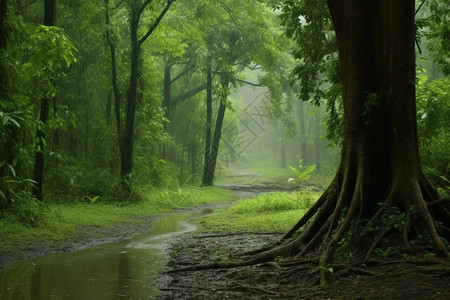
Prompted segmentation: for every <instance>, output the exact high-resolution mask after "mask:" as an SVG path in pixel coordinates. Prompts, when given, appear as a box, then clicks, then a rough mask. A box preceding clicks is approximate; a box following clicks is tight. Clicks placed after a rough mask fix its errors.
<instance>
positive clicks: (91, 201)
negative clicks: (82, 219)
mask: <svg viewBox="0 0 450 300" xmlns="http://www.w3.org/2000/svg"><path fill="white" fill-rule="evenodd" d="M86 198H88V199H89V202H90V203H95V202H96V201H97V200H98V199H99V198H100V195H98V196H94V197H89V196H86Z"/></svg>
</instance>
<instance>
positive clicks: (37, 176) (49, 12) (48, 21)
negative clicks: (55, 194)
mask: <svg viewBox="0 0 450 300" xmlns="http://www.w3.org/2000/svg"><path fill="white" fill-rule="evenodd" d="M54 19H55V1H54V0H45V1H44V25H45V26H53V23H54ZM50 100H51V99H49V97H48V94H46V95H45V96H44V98H42V99H41V108H40V115H39V124H40V125H39V126H38V129H37V132H36V143H37V147H38V149H37V151H36V155H35V160H34V177H33V178H34V181H35V185H34V187H33V196H34V197H35V198H36V199H38V200H39V201H42V200H43V196H42V184H43V180H44V148H45V131H44V126H45V124H46V123H47V121H48V113H49V105H50V103H49V101H50Z"/></svg>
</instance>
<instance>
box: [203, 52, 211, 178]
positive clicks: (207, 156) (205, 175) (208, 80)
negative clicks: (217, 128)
mask: <svg viewBox="0 0 450 300" xmlns="http://www.w3.org/2000/svg"><path fill="white" fill-rule="evenodd" d="M211 63H212V60H211V58H210V57H209V58H208V62H207V65H206V125H205V162H204V165H203V178H202V185H212V182H213V178H212V176H213V174H210V170H209V165H210V160H211V131H212V71H211Z"/></svg>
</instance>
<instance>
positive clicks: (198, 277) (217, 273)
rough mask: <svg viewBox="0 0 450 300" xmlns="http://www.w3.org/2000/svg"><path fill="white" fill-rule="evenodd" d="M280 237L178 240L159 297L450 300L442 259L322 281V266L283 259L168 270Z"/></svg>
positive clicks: (238, 255) (392, 264)
mask: <svg viewBox="0 0 450 300" xmlns="http://www.w3.org/2000/svg"><path fill="white" fill-rule="evenodd" d="M280 237H281V235H280V234H271V233H262V234H248V233H235V234H227V233H217V234H216V233H191V234H187V235H183V236H180V237H177V238H175V239H174V240H172V242H171V243H170V245H169V246H168V249H167V255H168V264H167V266H166V272H164V273H161V274H159V276H158V277H157V279H156V284H157V287H158V288H159V289H160V291H161V294H160V296H158V298H157V299H222V300H227V299H411V300H412V299H450V289H449V287H450V272H449V271H450V262H449V261H448V260H447V261H443V260H439V259H435V258H434V259H428V260H424V259H422V260H412V259H411V260H409V261H407V260H398V261H377V262H375V261H372V262H370V263H367V264H366V265H365V266H363V267H349V266H346V265H344V264H341V265H335V266H333V273H332V275H331V276H330V279H329V281H328V282H327V283H326V284H325V285H323V286H321V285H319V282H318V278H319V276H318V272H317V268H316V266H317V264H316V263H310V264H305V263H301V262H300V261H287V260H284V261H283V260H279V261H277V262H274V263H265V264H259V265H255V266H247V267H238V268H231V269H210V270H201V271H179V272H173V273H171V272H167V271H170V270H175V269H178V268H182V267H186V266H191V265H196V264H207V263H211V262H217V261H241V260H243V259H245V258H246V257H245V256H242V254H243V253H245V252H247V251H249V250H254V249H258V248H259V247H261V246H262V245H267V244H271V243H274V242H276V241H277V240H278V239H279V238H280Z"/></svg>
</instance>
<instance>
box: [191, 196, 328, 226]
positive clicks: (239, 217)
mask: <svg viewBox="0 0 450 300" xmlns="http://www.w3.org/2000/svg"><path fill="white" fill-rule="evenodd" d="M318 197H320V193H318V192H312V191H310V190H304V191H300V192H293V193H284V192H272V193H268V194H261V195H259V196H257V197H255V198H251V199H246V200H241V201H238V202H236V203H235V204H233V205H232V206H231V207H230V208H228V209H226V210H224V211H222V212H221V213H219V214H215V215H211V216H208V217H205V218H202V219H201V220H199V224H200V225H201V227H200V229H199V230H200V231H245V232H285V231H287V230H289V229H290V228H291V227H292V226H293V225H294V224H295V223H296V222H297V221H298V220H299V219H300V218H301V216H302V215H303V214H304V213H305V212H306V211H307V209H308V208H309V207H310V206H311V205H312V204H313V203H314V202H315V201H316V200H317V199H318Z"/></svg>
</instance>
